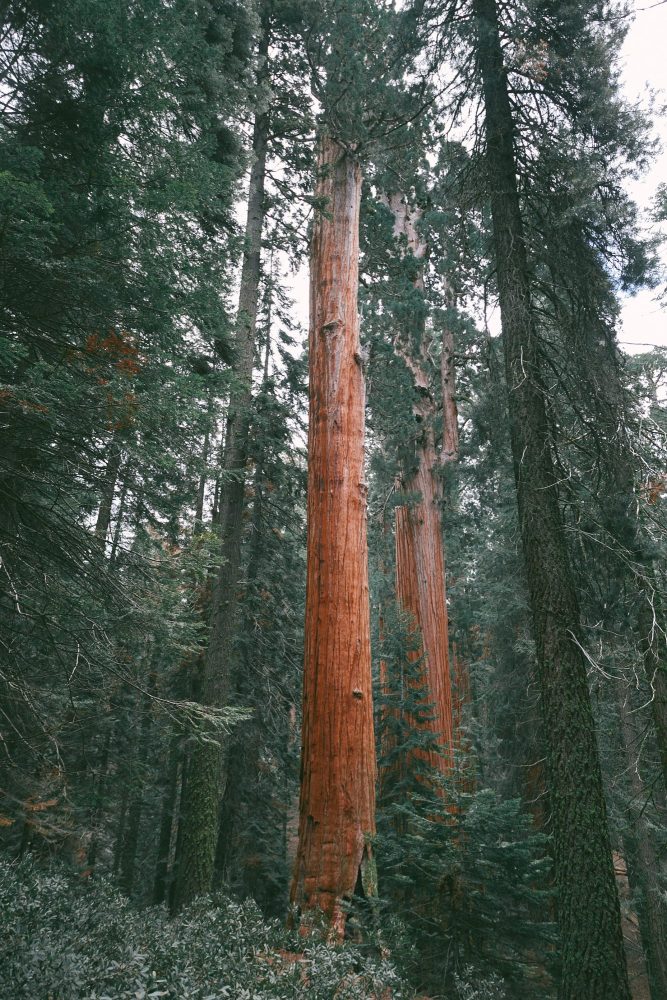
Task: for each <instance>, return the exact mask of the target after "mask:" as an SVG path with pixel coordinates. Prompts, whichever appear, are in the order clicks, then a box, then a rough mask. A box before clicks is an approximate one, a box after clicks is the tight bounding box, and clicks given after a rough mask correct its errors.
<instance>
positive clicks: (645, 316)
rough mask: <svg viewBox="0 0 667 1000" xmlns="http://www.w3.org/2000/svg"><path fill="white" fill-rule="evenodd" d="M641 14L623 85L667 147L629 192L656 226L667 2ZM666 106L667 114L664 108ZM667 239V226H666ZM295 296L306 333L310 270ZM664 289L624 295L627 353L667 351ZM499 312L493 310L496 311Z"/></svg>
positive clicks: (639, 2)
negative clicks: (648, 113)
mask: <svg viewBox="0 0 667 1000" xmlns="http://www.w3.org/2000/svg"><path fill="white" fill-rule="evenodd" d="M634 9H635V11H636V14H635V17H634V19H631V21H630V28H629V31H628V34H627V36H626V39H625V43H624V45H623V49H622V51H621V54H620V64H621V66H622V70H623V72H622V84H623V87H624V90H625V93H626V94H627V96H628V98H629V99H630V100H633V101H634V100H636V99H637V98H640V99H642V100H643V101H648V91H649V90H653V91H654V92H657V93H656V99H655V108H656V112H655V115H654V118H653V123H654V127H655V132H656V135H657V136H658V137H659V138H660V140H661V142H662V145H663V147H664V148H663V149H662V150H661V151H660V152H659V154H658V155H657V157H656V159H655V161H654V163H653V164H652V166H651V168H650V170H649V171H648V172H647V173H646V174H644V175H643V176H642V178H641V179H640V180H637V181H632V182H630V184H629V193H630V194H631V195H632V197H633V198H634V200H635V201H636V202H637V204H638V205H639V207H640V209H641V211H642V216H643V218H644V221H645V224H646V225H647V226H649V225H653V226H654V225H655V224H653V223H651V222H650V219H649V213H650V211H651V208H652V203H653V200H654V198H655V194H656V191H657V188H658V185H659V184H661V183H667V0H661V2H660V3H658V4H655V0H653V5H651V2H650V0H634ZM663 106H664V110H662V111H661V110H660V109H661V108H662V107H663ZM663 232H665V234H666V235H667V226H663ZM662 261H663V265H664V269H665V272H667V245H666V247H665V248H664V249H663V251H662ZM291 284H292V289H291V291H292V295H293V296H294V299H295V303H294V304H295V314H296V319H297V320H298V322H299V323H300V324H301V325H302V326H303V328H304V329H307V328H308V273H307V266H305V265H304V267H303V268H302V269H301V270H300V271H299V272H298V273H297V274H296V275H293V276H292V280H291ZM665 284H666V281H665V280H663V282H662V289H661V288H660V287H659V288H658V289H656V290H655V291H651V290H646V291H641V292H639V293H637V294H636V295H634V296H632V297H630V296H624V297H623V299H622V303H621V323H620V326H619V329H618V339H619V341H620V344H621V347H622V348H623V350H625V351H627V352H630V353H635V352H642V351H647V350H650V348H651V347H652V346H664V347H667V295H666V297H665V302H664V303H663V304H662V305H661V304H660V303H659V302H658V301H657V298H656V297H657V295H658V294H659V293H660V291H661V290H662V291H663V293H664V292H665ZM496 311H497V310H492V312H494V313H495V312H496ZM488 320H489V326H490V328H492V329H493V328H494V326H496V325H498V326H499V317H496V316H494V315H490V316H489V317H488Z"/></svg>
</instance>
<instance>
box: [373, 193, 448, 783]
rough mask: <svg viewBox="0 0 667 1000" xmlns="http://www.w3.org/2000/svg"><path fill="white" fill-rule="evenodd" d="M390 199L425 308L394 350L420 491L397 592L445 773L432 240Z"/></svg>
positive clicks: (401, 517) (405, 528)
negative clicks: (427, 264) (407, 380)
mask: <svg viewBox="0 0 667 1000" xmlns="http://www.w3.org/2000/svg"><path fill="white" fill-rule="evenodd" d="M388 201H389V207H390V209H391V211H392V213H393V216H394V235H395V236H397V237H399V238H401V237H403V238H405V240H406V242H407V250H408V252H409V253H410V254H411V255H412V257H413V258H414V260H415V262H416V263H417V265H418V268H419V269H418V271H417V276H416V278H415V279H414V281H413V286H414V291H415V294H416V296H417V297H418V298H419V300H420V302H421V309H416V310H415V316H416V319H415V329H414V330H412V331H409V330H408V331H401V332H400V333H399V334H398V335H397V337H396V339H395V347H396V352H397V354H399V355H400V357H402V358H403V361H404V362H405V366H406V368H407V369H408V371H409V372H410V374H411V376H412V380H413V387H414V401H413V406H412V410H413V412H412V416H413V420H414V431H413V440H412V442H411V446H412V447H411V449H410V451H411V454H410V462H409V468H405V469H404V471H403V474H402V476H401V482H400V487H401V489H402V490H403V491H404V492H405V493H407V494H411V495H413V496H416V497H418V499H417V500H416V501H415V502H413V503H410V504H405V505H402V506H399V507H397V508H396V597H397V599H398V602H399V604H400V605H401V606H402V607H403V609H404V610H405V611H407V612H408V613H409V615H410V616H411V618H412V621H413V625H414V627H415V628H416V629H418V630H419V633H420V635H421V648H419V649H417V650H415V651H414V652H413V653H411V654H410V656H411V658H413V659H415V660H417V659H421V658H422V657H423V668H422V677H421V681H422V692H421V693H422V700H423V703H424V704H426V705H430V706H432V710H431V712H430V714H429V717H428V721H427V722H426V723H425V724H426V726H427V727H428V729H430V730H431V731H432V732H433V734H434V736H435V738H436V740H437V742H438V744H439V745H440V746H441V747H442V748H443V751H444V752H443V753H438V752H437V751H435V750H433V751H432V752H430V753H429V755H428V757H429V763H430V764H431V766H432V767H433V768H434V769H436V770H437V771H440V772H442V773H445V772H447V771H449V770H450V768H451V745H452V688H451V678H450V671H449V635H448V622H447V594H446V588H445V560H444V545H443V537H442V521H441V509H442V501H443V495H442V480H441V477H440V474H439V465H440V462H439V461H438V454H437V451H436V445H435V418H436V402H435V398H434V393H433V391H432V388H433V387H432V386H431V379H430V375H429V370H428V365H429V362H428V354H427V346H428V345H427V342H426V323H425V309H424V303H423V277H422V274H421V267H420V265H419V262H420V261H422V260H423V258H424V257H425V255H426V244H425V242H424V240H423V238H422V237H421V235H420V233H419V232H418V228H417V224H418V221H419V215H418V212H417V210H416V209H414V208H413V207H412V206H411V205H410V204H409V202H408V200H407V198H405V196H403V195H401V194H392V195H390V197H389V199H388ZM443 347H444V345H443ZM452 379H453V371H451V370H448V383H447V384H448V388H451V385H452ZM443 384H444V375H443ZM449 399H450V404H451V405H450V406H449V414H448V416H449V418H450V420H451V419H452V413H453V419H454V427H453V428H452V427H449V428H447V427H446V426H445V430H444V435H443V450H444V447H445V442H446V443H447V444H446V446H447V448H449V449H450V450H451V451H453V452H454V453H455V451H456V446H455V445H454V442H455V441H456V439H457V433H456V410H455V408H453V407H455V404H454V400H453V394H452V393H451V392H450V393H449ZM445 423H446V421H445ZM452 457H453V455H452ZM450 460H451V458H450ZM441 461H442V458H441Z"/></svg>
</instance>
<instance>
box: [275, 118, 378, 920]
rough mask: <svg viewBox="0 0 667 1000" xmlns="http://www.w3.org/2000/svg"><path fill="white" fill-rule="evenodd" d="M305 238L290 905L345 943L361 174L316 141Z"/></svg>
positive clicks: (359, 616) (367, 806)
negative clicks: (301, 605)
mask: <svg viewBox="0 0 667 1000" xmlns="http://www.w3.org/2000/svg"><path fill="white" fill-rule="evenodd" d="M319 171H320V177H319V183H318V186H317V196H318V198H324V199H326V201H327V208H326V215H325V214H323V213H322V214H320V215H318V217H317V219H316V221H315V225H314V230H313V238H312V252H311V277H310V339H309V351H310V420H309V430H308V570H307V581H306V633H305V659H304V691H303V743H302V757H301V796H300V815H299V846H298V851H297V857H296V862H295V869H294V877H293V882H292V890H291V901H292V903H293V904H295V905H297V906H298V907H300V909H301V910H302V911H308V910H311V911H313V910H314V911H320V912H321V913H322V914H324V917H325V919H326V921H327V923H328V925H329V928H330V932H331V933H332V935H333V936H338V937H340V936H342V934H343V932H344V927H345V919H346V907H345V901H346V900H348V899H349V898H350V897H351V896H352V895H353V894H354V891H355V886H356V885H357V882H358V879H359V876H360V875H361V879H362V883H363V885H364V890H365V892H366V893H367V894H370V893H371V892H372V891H373V887H372V885H371V884H370V882H372V881H373V880H372V879H370V880H369V878H368V875H369V873H370V866H371V865H372V859H371V847H370V842H369V838H370V837H372V835H373V834H374V832H375V743H374V735H373V706H372V684H371V654H370V614H369V596H368V563H367V545H366V492H367V488H366V483H365V480H364V379H363V372H362V367H361V358H360V354H359V318H358V312H357V290H358V266H359V265H358V258H359V205H360V199H361V170H360V168H359V165H358V164H357V163H356V162H355V160H354V158H353V157H352V155H351V154H350V153H349V152H346V151H345V150H344V149H343V148H342V147H341V146H340V145H339V144H338V143H337V142H335V141H334V140H333V139H331V138H330V137H328V136H325V137H324V138H323V139H322V141H321V147H320V154H319Z"/></svg>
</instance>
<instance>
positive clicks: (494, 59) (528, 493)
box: [474, 0, 630, 1000]
mask: <svg viewBox="0 0 667 1000" xmlns="http://www.w3.org/2000/svg"><path fill="white" fill-rule="evenodd" d="M474 11H475V15H476V18H477V30H478V62H479V68H480V70H481V74H482V82H483V94H484V105H485V126H486V143H487V168H488V181H489V188H490V191H491V215H492V222H493V237H494V243H495V258H496V271H497V280H498V291H499V298H500V310H501V319H502V327H503V341H504V351H505V369H506V379H507V389H508V408H509V420H510V435H511V442H512V455H513V459H514V473H515V479H516V488H517V503H518V511H519V524H520V531H521V540H522V547H523V554H524V560H525V567H526V578H527V583H528V591H529V597H530V604H531V610H532V616H533V628H534V636H535V642H536V647H537V661H538V672H539V680H540V690H541V696H542V708H543V713H544V719H545V728H546V741H547V781H548V787H549V801H550V804H551V819H552V830H553V852H554V862H555V876H556V884H557V892H558V919H559V924H560V932H561V955H562V979H561V984H560V997H561V1000H581V998H582V997H586V998H587V1000H629V998H630V990H629V986H628V977H627V970H626V962H625V953H624V950H623V938H622V933H621V920H620V908H619V902H618V892H617V888H616V882H615V878H614V868H613V863H612V855H611V845H610V841H609V833H608V828H607V812H606V805H605V799H604V792H603V787H602V775H601V771H600V763H599V758H598V750H597V745H596V739H595V725H594V719H593V713H592V709H591V703H590V697H589V692H588V683H587V676H586V661H585V658H584V654H583V649H582V646H581V636H580V622H579V607H578V602H577V597H576V592H575V589H574V582H573V579H572V574H571V570H570V565H569V557H568V552H567V547H566V542H565V536H564V531H563V525H562V520H561V514H560V510H559V505H558V495H557V476H556V474H555V469H554V464H553V457H552V453H551V442H550V432H549V427H548V422H547V413H546V406H545V388H544V385H543V382H542V378H541V374H540V361H539V350H538V343H537V335H536V330H535V325H534V317H533V312H532V307H531V289H530V274H529V268H528V260H527V252H526V245H525V239H524V233H523V220H522V216H521V207H520V201H519V193H518V184H517V168H516V160H515V154H514V142H513V136H514V122H513V116H512V107H511V104H510V100H509V94H508V89H507V76H506V70H505V67H504V65H503V52H502V48H501V44H500V35H499V27H498V15H497V9H496V4H495V0H475V3H474Z"/></svg>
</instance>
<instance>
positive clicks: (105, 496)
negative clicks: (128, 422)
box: [95, 434, 122, 544]
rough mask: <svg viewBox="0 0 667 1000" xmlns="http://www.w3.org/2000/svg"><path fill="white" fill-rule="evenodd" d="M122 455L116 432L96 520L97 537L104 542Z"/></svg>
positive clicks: (107, 532)
mask: <svg viewBox="0 0 667 1000" xmlns="http://www.w3.org/2000/svg"><path fill="white" fill-rule="evenodd" d="M121 457H122V450H121V447H120V441H119V440H118V435H117V434H114V436H113V437H112V439H111V443H110V444H109V456H108V458H107V465H106V469H105V471H104V478H103V480H102V487H101V490H100V507H99V510H98V512H97V521H96V522H95V537H96V538H98V539H99V540H100V542H101V543H102V544H104V543H105V542H106V540H107V535H108V534H109V525H110V524H111V508H112V507H113V498H114V493H115V491H116V482H117V480H118V473H119V471H120V460H121Z"/></svg>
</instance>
